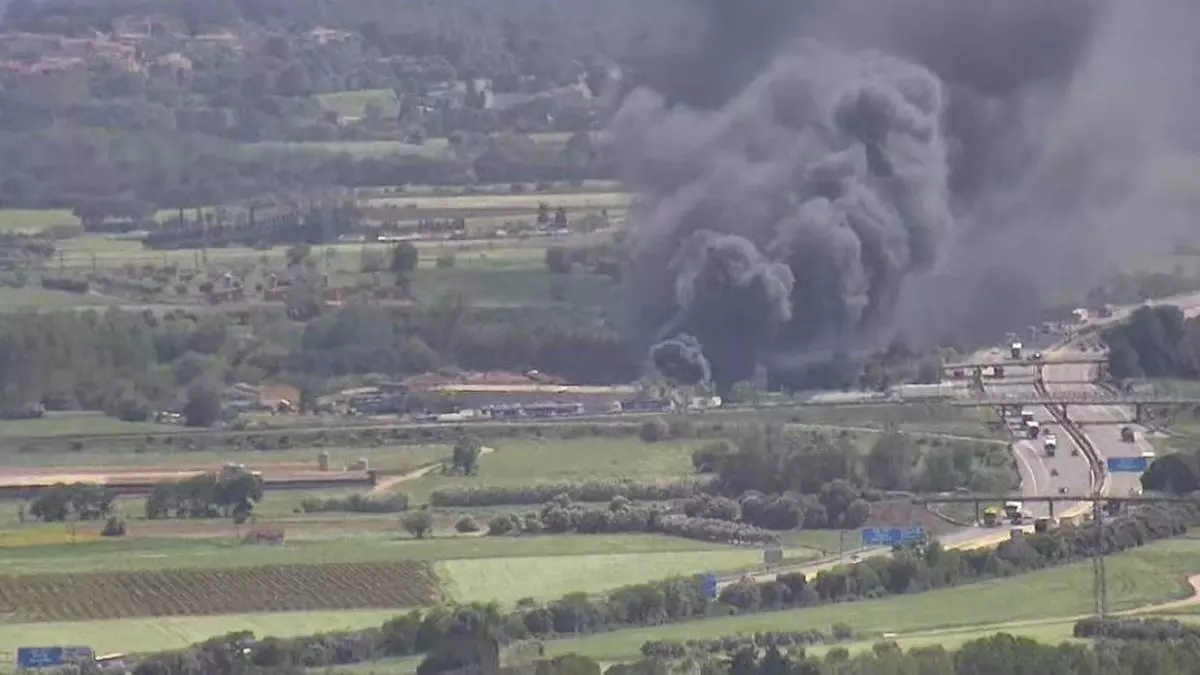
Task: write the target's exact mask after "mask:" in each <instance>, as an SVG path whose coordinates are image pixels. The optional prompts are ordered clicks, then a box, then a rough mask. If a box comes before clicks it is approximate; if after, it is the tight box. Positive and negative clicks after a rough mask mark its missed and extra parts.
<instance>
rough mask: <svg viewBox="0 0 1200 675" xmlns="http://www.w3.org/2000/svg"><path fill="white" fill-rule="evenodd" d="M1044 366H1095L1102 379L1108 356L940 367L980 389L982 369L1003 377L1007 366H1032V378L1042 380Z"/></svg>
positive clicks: (942, 370) (1014, 360) (943, 370)
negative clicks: (968, 380) (972, 382)
mask: <svg viewBox="0 0 1200 675" xmlns="http://www.w3.org/2000/svg"><path fill="white" fill-rule="evenodd" d="M1046 366H1095V367H1096V379H1103V378H1104V377H1105V376H1106V375H1107V371H1108V356H1104V355H1099V354H1097V355H1094V356H1093V355H1082V354H1081V355H1077V356H1069V357H1065V358H1055V359H1000V360H997V361H965V362H962V363H944V364H942V367H941V374H942V376H943V377H946V376H949V377H950V378H951V379H957V380H961V379H964V378H967V377H970V378H971V380H973V381H974V382H975V383H976V384H977V387H976V388H978V389H982V383H983V378H984V371H985V370H987V369H990V370H991V372H992V375H991V377H990V378H989V379H991V380H993V381H995V380H1001V379H1004V371H1005V370H1006V369H1009V368H1033V370H1034V380H1037V381H1041V380H1044V378H1045V374H1044V371H1045V369H1046ZM968 373H969V374H968Z"/></svg>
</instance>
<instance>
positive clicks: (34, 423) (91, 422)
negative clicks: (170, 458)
mask: <svg viewBox="0 0 1200 675" xmlns="http://www.w3.org/2000/svg"><path fill="white" fill-rule="evenodd" d="M160 431H179V427H177V426H172V425H169V424H154V423H152V422H126V421H124V420H119V419H117V418H115V417H109V416H107V415H99V414H97V415H92V414H81V415H72V414H62V415H58V414H53V413H51V414H50V415H49V416H47V417H43V418H41V419H34V420H0V440H2V439H5V438H54V437H56V436H74V435H76V434H97V435H100V434H142V433H154V432H160ZM119 457H131V455H119ZM29 459H30V460H37V461H38V464H36V466H41V463H40V458H29ZM17 461H20V460H17ZM6 464H11V463H10V462H7V461H6ZM31 466H33V464H31Z"/></svg>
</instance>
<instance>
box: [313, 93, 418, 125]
mask: <svg viewBox="0 0 1200 675" xmlns="http://www.w3.org/2000/svg"><path fill="white" fill-rule="evenodd" d="M313 98H315V99H317V103H318V104H320V106H321V107H322V108H324V109H326V110H329V111H331V112H335V113H337V114H338V115H342V116H345V117H362V116H363V115H365V114H366V109H367V106H368V105H370V104H375V105H376V106H378V107H379V112H380V114H381V116H382V117H391V118H394V117H395V116H396V115H397V114H398V113H399V112H400V101H399V100H398V99H397V98H396V92H394V91H392V90H391V89H359V90H357V91H337V92H332V93H328V94H317V95H316V96H314V97H313Z"/></svg>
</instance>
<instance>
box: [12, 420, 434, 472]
mask: <svg viewBox="0 0 1200 675" xmlns="http://www.w3.org/2000/svg"><path fill="white" fill-rule="evenodd" d="M100 419H101V420H103V419H111V418H104V417H102V418H100ZM114 421H119V420H114ZM8 423H9V422H5V424H8ZM175 429H176V430H178V427H175ZM98 433H102V432H98ZM14 435H15V434H14ZM0 440H3V436H0ZM320 452H327V453H329V464H330V469H331V470H333V471H340V470H341V469H342V467H343V466H344V465H346V464H349V463H351V462H354V461H356V460H358V459H366V460H367V462H368V463H369V465H370V467H371V468H373V469H379V470H380V471H384V472H387V473H396V472H401V471H404V470H412V469H416V468H418V467H420V466H424V465H426V464H430V463H432V462H438V461H441V460H444V459H447V458H448V457H449V456H450V449H449V448H448V447H447V446H443V445H396V446H386V445H384V446H378V447H371V446H365V447H356V448H335V447H329V448H321V449H320V450H318V449H316V448H289V449H287V450H229V451H213V450H187V449H184V448H182V447H181V448H180V449H179V450H178V451H176V452H101V451H97V450H85V451H83V452H71V453H38V454H31V453H10V454H11V456H5V457H4V464H5V466H10V467H23V468H34V467H42V468H72V469H74V468H79V467H89V468H91V469H94V470H96V471H105V470H114V469H136V468H143V467H163V468H164V470H170V469H171V468H173V467H179V468H181V469H182V468H205V467H211V468H218V467H220V466H221V465H222V464H225V463H227V462H234V463H240V464H245V465H246V466H247V467H248V468H256V467H265V468H268V469H269V468H270V466H269V465H271V464H281V463H286V464H288V465H289V467H288V468H299V469H312V470H316V469H317V454H318V453H320ZM292 465H297V466H294V467H293V466H292ZM299 465H306V466H299Z"/></svg>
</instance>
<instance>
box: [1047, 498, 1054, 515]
mask: <svg viewBox="0 0 1200 675" xmlns="http://www.w3.org/2000/svg"><path fill="white" fill-rule="evenodd" d="M1048 503H1049V504H1050V520H1054V500H1053V499H1051V500H1050V501H1049V502H1048Z"/></svg>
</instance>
